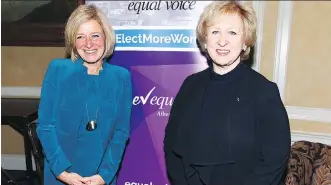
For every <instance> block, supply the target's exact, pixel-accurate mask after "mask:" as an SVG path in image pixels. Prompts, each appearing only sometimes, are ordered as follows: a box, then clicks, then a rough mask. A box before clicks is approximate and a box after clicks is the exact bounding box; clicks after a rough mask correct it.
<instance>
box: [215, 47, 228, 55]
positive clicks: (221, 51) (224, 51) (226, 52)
mask: <svg viewBox="0 0 331 185" xmlns="http://www.w3.org/2000/svg"><path fill="white" fill-rule="evenodd" d="M216 53H217V54H218V55H220V56H226V55H227V54H229V53H230V50H227V49H216Z"/></svg>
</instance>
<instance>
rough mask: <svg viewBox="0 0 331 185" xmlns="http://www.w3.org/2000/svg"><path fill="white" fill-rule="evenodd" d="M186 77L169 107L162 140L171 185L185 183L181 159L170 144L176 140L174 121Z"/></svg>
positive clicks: (178, 111) (176, 125) (175, 124)
mask: <svg viewBox="0 0 331 185" xmlns="http://www.w3.org/2000/svg"><path fill="white" fill-rule="evenodd" d="M188 78H189V77H188ZM188 78H186V79H185V81H184V82H183V84H182V86H181V87H180V89H179V91H178V93H177V96H176V98H175V100H174V103H173V105H172V107H171V111H170V117H169V121H168V124H167V126H166V129H165V136H164V141H163V143H164V148H163V149H164V153H165V161H166V168H167V172H168V176H169V180H170V181H171V184H172V185H184V184H187V183H186V179H185V175H184V174H185V173H184V168H183V165H182V160H181V158H180V157H179V156H177V155H176V154H175V153H174V152H173V151H172V146H173V144H174V143H175V142H176V141H175V140H176V136H177V127H178V124H179V123H178V122H177V121H176V117H177V116H180V108H179V105H180V104H181V101H182V98H183V97H184V92H185V89H186V88H187V86H188V82H187V81H188Z"/></svg>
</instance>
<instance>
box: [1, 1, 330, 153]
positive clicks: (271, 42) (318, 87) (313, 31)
mask: <svg viewBox="0 0 331 185" xmlns="http://www.w3.org/2000/svg"><path fill="white" fill-rule="evenodd" d="M265 3H266V4H265V9H264V24H263V39H262V52H261V64H260V72H261V73H262V74H263V75H265V76H266V77H267V78H268V79H269V80H273V71H274V59H275V48H276V33H277V17H278V6H279V3H278V2H277V1H267V2H265ZM329 17H331V2H327V1H319V2H312V1H310V2H309V1H306V2H298V1H293V11H292V24H291V37H290V42H289V52H288V61H287V73H286V86H285V92H284V103H285V105H286V106H300V107H310V108H325V109H331V85H330V82H329V81H330V79H331V72H330V69H331V62H330V53H331V37H330V33H331V23H330V21H329ZM1 49H2V53H1V54H2V56H1V57H2V58H1V59H2V86H40V84H41V82H42V78H43V75H44V73H45V70H46V67H47V65H48V63H49V62H50V60H51V59H53V58H58V57H64V49H63V48H50V47H46V48H40V47H1ZM22 79H24V80H22ZM290 122H291V129H292V131H303V132H314V133H327V134H331V124H330V123H322V122H316V121H305V120H293V119H291V120H290ZM1 132H2V134H1V139H2V147H1V149H2V153H6V154H23V144H22V140H23V139H22V137H21V136H20V135H19V134H17V133H16V132H15V131H13V130H12V129H10V128H8V127H6V126H2V130H1Z"/></svg>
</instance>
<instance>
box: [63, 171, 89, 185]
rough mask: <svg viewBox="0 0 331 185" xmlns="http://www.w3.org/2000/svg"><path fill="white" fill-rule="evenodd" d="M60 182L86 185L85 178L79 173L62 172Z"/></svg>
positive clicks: (71, 184)
mask: <svg viewBox="0 0 331 185" xmlns="http://www.w3.org/2000/svg"><path fill="white" fill-rule="evenodd" d="M57 178H58V179H59V180H60V181H62V182H64V183H66V184H68V185H84V184H85V183H84V181H83V177H81V176H80V175H78V174H77V173H69V172H66V171H64V172H62V173H61V174H60V175H59V176H58V177H57Z"/></svg>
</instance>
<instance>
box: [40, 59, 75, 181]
mask: <svg viewBox="0 0 331 185" xmlns="http://www.w3.org/2000/svg"><path fill="white" fill-rule="evenodd" d="M56 81H57V76H56V72H55V66H54V61H52V62H51V63H50V65H49V66H48V69H47V71H46V74H45V77H44V81H43V84H42V89H41V95H40V104H39V109H38V121H37V134H38V138H39V140H40V142H41V144H42V147H43V151H44V154H45V158H46V159H47V161H48V163H49V166H50V169H51V171H52V172H53V174H54V176H55V177H58V176H59V175H60V174H61V173H62V172H64V171H65V170H66V169H68V168H69V167H70V166H71V163H70V162H69V161H68V159H67V158H66V156H65V154H64V152H63V151H62V149H61V147H60V146H59V143H58V139H57V135H56V132H55V123H56V111H57V98H58V97H57V96H58V95H57V92H58V87H57V82H56Z"/></svg>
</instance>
